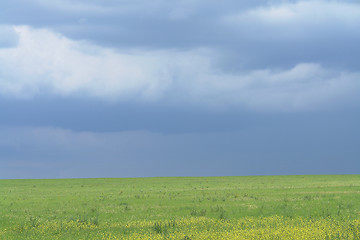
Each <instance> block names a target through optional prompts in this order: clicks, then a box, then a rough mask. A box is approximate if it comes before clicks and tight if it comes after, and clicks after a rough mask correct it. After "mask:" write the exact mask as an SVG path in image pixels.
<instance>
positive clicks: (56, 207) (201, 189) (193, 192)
mask: <svg viewBox="0 0 360 240" xmlns="http://www.w3.org/2000/svg"><path fill="white" fill-rule="evenodd" d="M0 239H360V175H328V176H326V175H323V176H252V177H174V178H112V179H56V180H55V179H54V180H0Z"/></svg>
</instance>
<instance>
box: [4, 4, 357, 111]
mask: <svg viewBox="0 0 360 240" xmlns="http://www.w3.org/2000/svg"><path fill="white" fill-rule="evenodd" d="M15 3H16V1H14V3H13V2H11V3H4V4H3V5H4V8H3V9H5V10H3V11H4V14H2V15H1V17H0V20H1V21H2V22H3V23H4V24H3V25H1V26H0V32H1V33H2V35H3V36H5V37H3V38H2V40H1V42H0V47H1V46H3V48H1V49H0V63H1V66H0V70H1V71H0V94H1V95H3V96H7V97H17V98H29V97H33V96H38V95H54V96H61V97H69V96H70V97H74V96H80V97H89V98H98V99H102V100H105V101H113V102H114V101H115V102H119V101H130V102H134V101H135V102H150V103H159V102H162V103H166V104H175V105H183V104H185V105H188V104H191V105H198V106H202V107H204V106H205V107H211V108H213V107H216V108H218V107H220V108H224V107H225V108H226V107H237V108H238V107H240V108H250V109H261V110H264V109H270V110H274V109H275V110H295V111H296V110H299V109H309V108H318V107H324V106H325V107H327V106H329V105H330V106H331V105H332V104H333V103H334V102H342V103H348V102H354V101H358V99H357V97H356V95H357V94H356V93H357V92H358V91H359V83H358V82H359V81H358V79H359V76H360V67H359V66H358V64H357V63H358V62H359V61H360V52H359V51H360V48H358V47H357V45H358V42H360V32H359V31H357V29H359V28H360V17H359V16H360V5H359V4H358V3H356V2H353V1H343V2H339V1H285V2H284V1H271V2H266V3H263V2H260V1H254V2H250V1H249V2H248V1H244V2H242V3H236V2H234V1H229V3H231V4H233V5H232V6H233V7H232V8H229V7H224V6H223V4H221V5H220V4H217V3H210V4H209V3H208V2H205V1H195V2H194V1H175V2H174V3H171V4H169V3H168V2H166V1H156V2H155V3H152V4H150V5H149V4H148V3H147V2H146V1H142V0H139V1H133V2H131V3H124V2H121V3H120V2H114V1H107V2H102V1H92V2H88V1H78V2H77V3H76V4H75V5H74V4H70V2H68V1H54V2H51V3H49V2H46V1H40V0H37V1H31V2H27V5H28V8H21V10H22V11H24V12H23V14H22V15H21V16H19V17H17V18H14V16H13V15H12V14H9V13H11V12H13V11H15V9H16V8H15V5H14V4H15ZM26 9H28V10H29V11H28V10H26ZM45 9H46V10H47V11H48V15H46V14H45V15H46V16H47V17H49V20H48V21H44V20H43V19H42V17H41V15H35V14H31V13H30V10H33V11H34V12H39V11H44V10H45ZM320 9H321V10H320ZM21 24H22V25H21ZM16 43H17V45H16ZM4 47H5V48H4ZM9 47H11V48H9Z"/></svg>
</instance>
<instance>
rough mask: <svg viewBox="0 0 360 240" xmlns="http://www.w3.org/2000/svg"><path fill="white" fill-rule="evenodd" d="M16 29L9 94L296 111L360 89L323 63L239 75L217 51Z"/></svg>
mask: <svg viewBox="0 0 360 240" xmlns="http://www.w3.org/2000/svg"><path fill="white" fill-rule="evenodd" d="M15 31H16V32H17V34H18V37H19V43H18V45H17V47H14V48H6V49H1V50H0V62H1V63H2V64H1V67H0V68H1V75H0V77H1V82H0V93H1V94H2V95H3V96H12V97H14V96H15V97H18V98H29V97H33V96H36V95H44V94H50V95H52V94H53V95H58V96H65V97H66V96H71V97H73V96H82V97H91V98H99V99H103V100H105V101H137V102H159V101H160V102H161V101H166V102H172V103H174V104H195V105H202V106H207V107H208V106H210V107H224V106H225V107H226V106H235V107H236V106H243V107H249V108H255V109H281V110H291V109H295V110H296V109H307V108H310V107H314V106H315V107H317V106H319V105H320V106H322V105H324V104H325V105H326V104H329V103H331V102H332V101H339V100H344V101H346V100H347V101H349V100H350V99H353V98H354V97H355V96H356V93H357V91H358V90H359V88H360V83H359V81H358V79H359V77H360V73H359V72H352V71H349V70H334V69H329V68H326V67H324V66H322V65H321V64H319V63H311V62H310V63H298V64H296V65H295V66H293V67H291V68H285V69H272V68H265V69H257V70H252V71H246V72H239V73H234V72H225V71H221V70H217V71H216V66H215V68H214V64H215V63H214V62H215V61H216V60H215V59H216V56H217V54H216V52H215V51H214V50H212V49H194V50H189V51H181V52H180V51H176V50H172V51H160V50H158V51H155V50H149V51H145V50H142V51H140V50H132V51H128V52H121V51H114V49H111V48H105V47H101V46H96V45H93V44H90V43H88V42H85V41H75V40H71V39H69V38H66V37H64V36H62V35H60V34H56V33H54V32H52V31H49V30H44V29H42V30H37V29H32V28H29V27H25V26H19V27H15Z"/></svg>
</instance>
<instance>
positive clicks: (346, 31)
mask: <svg viewBox="0 0 360 240" xmlns="http://www.w3.org/2000/svg"><path fill="white" fill-rule="evenodd" d="M16 2H17V1H11V2H10V3H9V2H6V3H2V5H4V8H2V9H6V10H3V12H4V13H3V14H0V16H1V17H0V21H1V22H5V23H9V24H30V25H32V26H35V27H45V28H50V29H53V30H55V31H58V32H61V33H62V34H64V35H66V36H68V37H71V38H74V39H78V40H79V39H82V40H84V39H85V40H89V41H92V42H94V43H96V44H99V45H105V46H110V47H115V48H119V49H125V48H145V49H169V48H170V49H192V48H199V47H208V48H212V49H214V50H215V51H217V52H218V54H219V56H222V60H221V61H219V62H218V65H217V67H218V68H221V69H222V70H224V71H234V72H239V71H246V70H247V69H262V68H289V67H293V66H294V65H296V64H297V63H300V62H318V63H322V64H325V65H328V66H329V67H340V68H350V69H357V70H359V67H358V65H357V64H356V62H359V56H360V54H359V51H360V50H359V48H358V47H357V43H358V42H359V41H360V33H359V31H356V29H359V28H360V26H359V22H360V21H358V18H357V20H356V19H354V20H351V15H352V16H353V15H354V13H351V12H350V13H344V15H341V14H339V12H341V11H342V10H341V7H342V6H345V8H349V9H351V8H353V9H359V8H360V6H359V4H358V3H357V2H356V1H341V2H338V1H317V2H312V1H226V2H209V1H175V2H173V1H172V2H168V1H156V2H152V3H149V2H147V1H143V0H141V1H140V0H139V1H131V2H124V1H90V2H89V1H78V2H77V3H76V4H75V5H74V3H73V2H72V1H58V2H54V3H51V2H45V1H32V2H27V3H25V5H23V3H22V4H19V3H16ZM299 3H302V4H303V5H306V4H307V5H308V6H305V7H304V9H300V12H299V14H300V19H299V20H298V21H295V22H292V21H287V20H284V21H282V22H278V23H275V24H269V23H268V22H266V21H265V22H263V21H259V19H258V18H259V16H254V15H253V16H247V14H248V13H249V12H254V11H258V10H262V9H263V10H271V9H273V8H277V7H282V6H289V5H293V6H298V5H299ZM300 5H301V4H300ZM312 5H315V6H314V7H312ZM331 5H337V6H338V7H337V8H339V10H336V6H335V7H334V8H331V7H326V6H331ZM18 6H23V7H18ZM318 6H320V8H322V11H321V12H318V11H317V10H316V9H318V8H319V7H318ZM314 11H316V12H318V13H319V15H321V16H322V18H321V19H318V18H316V17H312V15H311V14H312V13H311V12H314ZM329 11H330V12H329ZM337 11H338V12H337ZM15 12H19V13H20V14H14V13H15ZM40 12H41V14H39V13H40ZM308 12H310V13H311V14H310V16H308V15H306V14H307V13H308ZM301 14H303V15H301ZM346 14H348V15H346ZM238 15H240V16H241V15H244V16H245V17H242V18H240V20H239V21H238V23H234V22H232V23H229V22H227V23H224V21H223V20H224V19H227V18H231V17H233V16H238ZM246 16H247V17H246ZM349 16H350V20H349ZM355 16H356V14H355ZM309 19H310V21H309ZM346 20H348V21H346ZM304 21H305V22H308V23H305V22H304ZM225 22H226V21H225ZM309 22H310V23H309ZM349 24H350V25H353V26H350V25H349Z"/></svg>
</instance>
